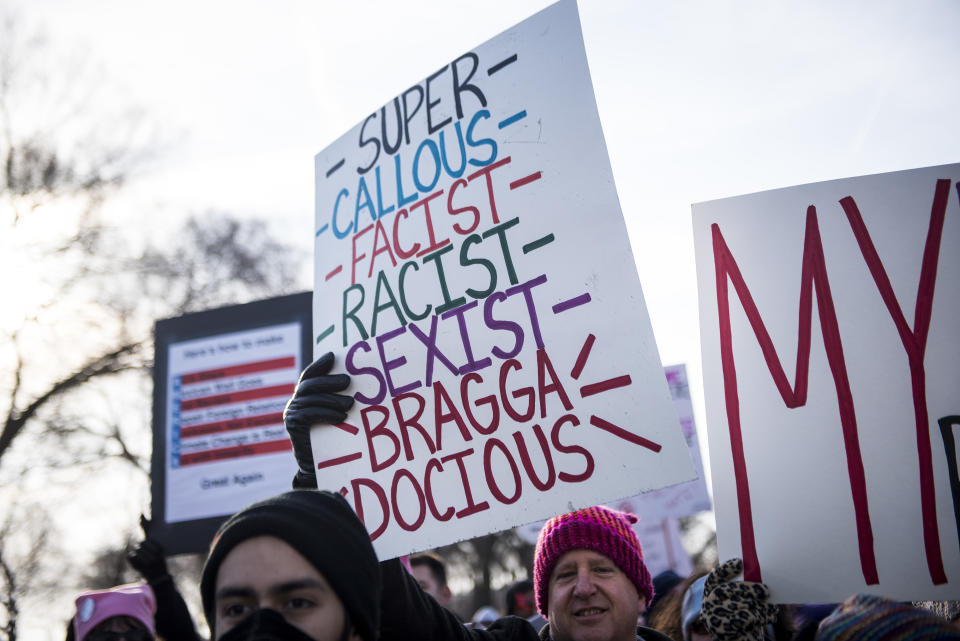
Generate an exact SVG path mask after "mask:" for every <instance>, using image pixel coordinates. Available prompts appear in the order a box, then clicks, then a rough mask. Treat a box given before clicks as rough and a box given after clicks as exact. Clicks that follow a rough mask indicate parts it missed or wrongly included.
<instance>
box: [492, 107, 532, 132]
mask: <svg viewBox="0 0 960 641" xmlns="http://www.w3.org/2000/svg"><path fill="white" fill-rule="evenodd" d="M526 117H527V110H526V109H524V110H523V111H521V112H520V113H516V114H513V115H512V116H510V117H509V118H507V119H506V120H501V121H500V124H499V125H497V128H498V129H503V128H504V127H509V126H510V125H512V124H513V123H515V122H517V121H518V120H523V119H524V118H526Z"/></svg>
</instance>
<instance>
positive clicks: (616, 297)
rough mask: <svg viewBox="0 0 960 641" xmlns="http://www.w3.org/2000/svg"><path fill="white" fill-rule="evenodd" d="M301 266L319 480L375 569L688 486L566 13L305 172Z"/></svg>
mask: <svg viewBox="0 0 960 641" xmlns="http://www.w3.org/2000/svg"><path fill="white" fill-rule="evenodd" d="M315 256H316V268H315V296H314V343H315V346H314V353H315V354H321V353H323V352H326V351H334V352H335V353H337V354H338V362H339V363H341V364H342V367H343V368H344V369H345V370H346V371H347V372H348V373H349V374H351V376H352V381H353V387H351V389H350V391H351V392H352V393H354V396H355V398H356V399H357V401H358V403H357V406H356V407H355V408H354V409H353V410H352V411H351V413H350V415H349V416H348V419H347V422H346V423H345V424H343V425H340V426H338V427H329V426H328V427H324V428H319V429H315V430H313V433H312V438H313V448H314V457H315V461H316V464H317V467H318V479H319V483H320V486H321V487H328V488H332V489H339V490H341V491H343V492H344V493H345V495H346V496H347V498H348V500H349V501H350V502H351V503H352V504H353V505H354V507H355V509H356V511H357V512H358V514H359V515H360V516H361V518H362V519H363V520H364V523H365V524H366V526H367V529H368V530H369V531H370V535H371V538H372V540H373V541H374V545H375V547H376V549H377V553H378V555H379V556H380V557H381V558H390V557H392V556H397V555H400V554H404V553H408V552H412V551H415V550H421V549H425V548H431V547H436V546H438V545H442V544H446V543H450V542H452V541H456V540H461V539H465V538H470V537H474V536H478V535H481V534H486V533H489V532H494V531H498V530H502V529H505V528H508V527H513V526H515V525H517V524H520V523H526V522H529V521H531V520H534V519H537V518H545V517H548V516H551V515H553V514H556V513H558V512H564V511H568V510H571V509H575V508H578V507H582V506H586V505H591V504H596V503H600V502H604V501H609V500H614V499H617V498H621V497H624V496H631V495H634V494H637V493H639V492H640V491H643V490H648V489H653V488H659V487H663V486H666V485H670V484H674V483H678V482H681V481H685V480H688V479H690V478H692V477H693V470H692V466H691V463H690V456H689V454H688V453H687V448H686V444H685V442H684V439H683V435H682V433H681V431H680V429H679V425H678V423H677V416H676V413H675V411H674V409H673V407H672V405H671V403H670V397H669V393H668V390H667V385H666V382H665V380H664V377H663V373H662V369H661V366H660V361H659V356H658V353H657V349H656V345H655V343H654V339H653V332H652V330H651V326H650V321H649V318H648V315H647V310H646V307H645V304H644V301H643V294H642V292H641V289H640V283H639V281H638V278H637V272H636V267H635V265H634V261H633V256H632V254H631V250H630V245H629V241H628V239H627V233H626V228H625V225H624V221H623V217H622V214H621V212H620V207H619V202H618V200H617V194H616V190H615V187H614V184H613V177H612V174H611V170H610V163H609V159H608V157H607V152H606V146H605V144H604V140H603V133H602V131H601V128H600V121H599V117H598V115H597V109H596V103H595V101H594V97H593V90H592V85H591V82H590V74H589V71H588V69H587V62H586V55H585V52H584V48H583V38H582V35H581V33H580V24H579V18H578V16H577V12H576V4H575V2H573V1H572V0H565V1H564V2H560V3H558V4H555V5H553V6H551V7H549V8H547V9H545V10H544V11H542V12H540V13H539V14H537V15H535V16H533V17H532V18H530V19H529V20H526V21H525V22H523V23H521V24H519V25H517V26H516V27H514V28H512V29H509V30H508V31H506V32H504V33H503V34H501V35H499V36H497V37H496V38H494V39H492V40H490V41H489V42H487V43H485V44H483V45H481V46H479V47H477V48H475V49H473V50H471V51H469V52H467V53H465V54H464V55H462V56H460V57H458V58H456V59H455V60H453V61H452V62H449V63H448V64H444V65H442V66H440V67H439V68H438V69H437V70H436V71H435V72H433V73H432V74H430V75H429V76H428V77H427V78H426V79H425V80H423V81H421V82H420V83H417V84H415V85H412V86H411V87H409V88H408V89H405V90H404V91H403V92H402V93H400V94H399V95H397V96H396V97H394V98H392V99H391V100H389V101H388V102H387V103H386V104H385V105H384V106H383V107H381V108H379V109H377V110H376V111H373V112H372V113H370V114H369V115H366V116H365V117H364V118H363V120H362V121H361V122H360V123H359V124H358V125H357V126H356V127H354V128H353V129H352V130H351V131H350V132H348V133H347V134H346V135H344V136H343V137H342V138H340V139H339V140H337V141H336V142H335V143H333V144H332V145H331V146H329V147H328V148H326V149H325V150H323V151H322V152H321V153H319V154H318V155H317V156H316V247H315Z"/></svg>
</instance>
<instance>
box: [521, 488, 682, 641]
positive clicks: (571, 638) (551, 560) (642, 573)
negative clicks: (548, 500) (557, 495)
mask: <svg viewBox="0 0 960 641" xmlns="http://www.w3.org/2000/svg"><path fill="white" fill-rule="evenodd" d="M636 522H637V517H636V516H634V515H633V514H627V513H626V512H618V511H616V510H611V509H609V508H606V507H603V506H602V505H600V506H596V507H588V508H585V509H582V510H577V511H576V512H570V513H569V514H561V515H560V516H555V517H554V518H552V519H550V520H549V521H547V523H546V525H544V526H543V529H541V530H540V536H539V538H538V540H537V552H536V557H535V559H534V565H533V585H534V594H535V595H536V600H537V609H538V610H539V611H540V614H542V615H543V616H545V617H546V618H547V621H548V622H549V623H548V625H546V626H545V627H544V628H543V630H541V631H540V638H541V639H553V641H636V640H637V639H642V640H643V641H669V637H667V636H666V635H664V634H662V633H660V632H657V631H656V630H653V629H651V628H644V627H640V628H638V627H637V619H638V618H639V617H640V615H641V614H643V613H644V612H645V611H646V609H647V604H648V603H650V601H651V600H652V599H653V580H652V578H651V577H650V572H649V571H648V570H647V566H646V564H645V563H644V562H643V549H642V548H641V547H640V541H639V539H637V535H636V533H635V532H634V530H633V524H634V523H636Z"/></svg>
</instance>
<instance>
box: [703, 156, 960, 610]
mask: <svg viewBox="0 0 960 641" xmlns="http://www.w3.org/2000/svg"><path fill="white" fill-rule="evenodd" d="M958 180H960V165H950V166H944V167H933V168H929V169H919V170H914V171H907V172H897V173H892V174H881V175H877V176H867V177H862V178H853V179H846V180H837V181H832V182H827V183H819V184H814V185H805V186H803V187H794V188H790V189H784V190H778V191H773V192H766V193H762V194H754V195H751V196H742V197H739V198H731V199H727V200H722V201H714V202H710V203H704V204H701V205H695V206H694V221H695V233H696V242H697V262H698V271H699V281H700V297H701V334H702V337H703V353H704V380H705V384H706V392H707V411H708V414H709V417H708V418H709V420H708V425H709V426H710V429H711V431H712V432H713V433H712V434H711V437H710V443H711V465H712V469H713V470H714V472H713V478H714V497H715V502H716V509H717V522H718V537H719V542H720V546H721V555H722V556H731V555H738V556H739V555H742V556H743V559H744V566H745V569H744V574H745V576H746V578H747V579H749V580H754V581H759V580H761V579H762V580H763V581H764V582H766V583H769V584H770V585H771V587H772V588H773V590H774V595H775V597H776V598H778V599H781V600H787V601H793V602H798V601H807V602H826V601H831V600H837V599H839V598H840V597H841V596H842V595H844V594H851V593H854V592H862V591H875V592H877V593H880V594H885V595H887V596H891V597H895V598H902V599H917V600H919V599H942V598H947V597H948V596H950V594H953V595H955V594H956V585H957V581H960V553H958V549H960V483H958V481H957V478H958V473H957V472H958V471H957V456H956V448H955V444H954V443H955V440H954V434H953V431H952V430H953V428H954V427H956V424H957V421H956V420H954V419H955V417H956V415H957V414H960V397H958V395H957V390H958V389H960V347H958V345H960V343H958V341H957V327H958V325H957V319H958V318H960V287H958V285H960V282H958V280H960V261H958V259H957V255H956V252H952V251H948V250H947V248H953V247H956V246H958V243H960V204H958V203H960V200H958V196H960V186H958V184H957V182H958ZM798 277H799V288H798V287H797V284H798V283H797V281H798ZM814 303H816V307H815V309H816V312H814ZM791 352H796V356H795V358H796V361H795V362H796V369H795V374H794V376H793V380H792V381H791V379H790V377H789V376H788V374H787V371H786V370H787V367H789V363H790V361H789V354H790V353H791ZM785 356H786V357H787V358H784V357H785ZM715 445H716V447H714V446H715ZM801 532H802V535H801V534H800V533H801ZM798 539H802V540H798ZM818 551H819V552H818ZM824 551H827V552H824ZM816 559H823V560H824V562H823V563H817V562H816ZM761 569H762V573H761ZM951 583H952V585H953V587H950V586H951Z"/></svg>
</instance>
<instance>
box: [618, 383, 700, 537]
mask: <svg viewBox="0 0 960 641" xmlns="http://www.w3.org/2000/svg"><path fill="white" fill-rule="evenodd" d="M663 372H664V374H666V375H667V384H668V385H669V386H670V397H671V398H672V399H673V405H674V407H675V408H676V411H677V415H678V416H679V417H680V426H681V428H682V429H683V438H684V439H686V441H687V447H688V448H689V449H690V457H691V458H692V459H693V467H694V469H695V470H696V472H697V478H695V479H693V480H690V481H685V482H683V483H678V484H677V485H671V486H670V487H665V488H662V489H659V490H651V491H649V492H644V493H643V494H638V495H637V496H632V497H630V499H628V500H629V506H628V507H623V508H618V509H623V510H626V511H628V512H633V513H634V514H637V515H639V516H640V517H641V518H643V519H644V521H655V520H659V519H665V518H668V517H680V516H690V515H691V514H696V513H697V512H703V511H706V510H709V509H710V508H711V507H712V506H711V503H710V495H709V494H708V493H707V482H706V477H705V476H704V474H703V460H702V458H701V456H700V441H699V440H697V424H696V423H695V422H694V420H693V404H692V403H691V402H690V386H689V385H688V383H687V369H686V367H684V366H683V365H668V366H666V367H664V368H663Z"/></svg>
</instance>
